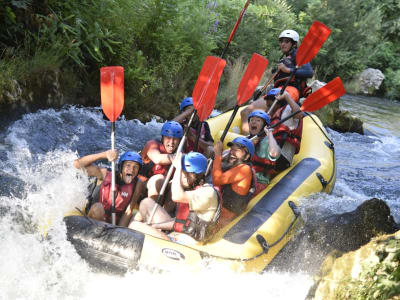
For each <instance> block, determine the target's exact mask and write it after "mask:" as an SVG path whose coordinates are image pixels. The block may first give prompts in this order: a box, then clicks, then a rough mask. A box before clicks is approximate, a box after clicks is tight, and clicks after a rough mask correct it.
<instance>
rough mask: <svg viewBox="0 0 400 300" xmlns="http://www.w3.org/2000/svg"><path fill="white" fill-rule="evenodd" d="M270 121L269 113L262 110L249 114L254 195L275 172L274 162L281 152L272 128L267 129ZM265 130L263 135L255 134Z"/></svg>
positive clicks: (265, 184) (265, 185)
mask: <svg viewBox="0 0 400 300" xmlns="http://www.w3.org/2000/svg"><path fill="white" fill-rule="evenodd" d="M270 123H271V119H270V117H269V115H268V114H267V113H266V112H264V111H262V110H255V111H253V112H252V113H250V115H249V129H250V135H249V137H248V138H251V140H252V142H253V144H254V145H255V153H254V155H253V156H252V158H251V162H252V168H253V170H254V171H255V172H256V178H257V180H256V192H255V193H254V196H255V195H257V194H258V193H259V192H261V191H262V190H263V189H265V188H266V187H267V185H268V184H269V182H270V180H271V179H272V178H273V176H274V175H275V174H276V173H275V168H274V166H275V162H276V160H277V159H278V158H279V156H280V154H281V149H280V147H279V146H278V144H277V142H276V140H275V138H274V135H273V133H272V132H273V129H268V126H269V125H270ZM263 132H265V136H264V137H258V136H257V135H260V134H262V133H263Z"/></svg>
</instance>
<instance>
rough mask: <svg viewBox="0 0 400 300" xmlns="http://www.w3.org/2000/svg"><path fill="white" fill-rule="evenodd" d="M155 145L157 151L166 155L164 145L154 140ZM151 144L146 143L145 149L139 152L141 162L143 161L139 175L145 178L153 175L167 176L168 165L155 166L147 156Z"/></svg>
mask: <svg viewBox="0 0 400 300" xmlns="http://www.w3.org/2000/svg"><path fill="white" fill-rule="evenodd" d="M154 141H155V142H156V143H157V146H158V151H160V153H162V154H168V152H167V151H166V150H165V147H164V145H163V144H162V143H161V141H159V140H154ZM150 146H151V144H150V143H149V142H147V144H146V145H145V147H144V148H143V150H142V152H141V156H142V160H143V166H142V167H141V168H140V171H139V173H140V175H142V176H144V177H145V178H150V177H151V176H153V175H156V174H163V175H165V174H167V172H168V169H169V167H170V165H160V164H155V163H154V162H153V161H152V160H151V159H150V158H149V157H148V156H147V152H148V151H149V148H150Z"/></svg>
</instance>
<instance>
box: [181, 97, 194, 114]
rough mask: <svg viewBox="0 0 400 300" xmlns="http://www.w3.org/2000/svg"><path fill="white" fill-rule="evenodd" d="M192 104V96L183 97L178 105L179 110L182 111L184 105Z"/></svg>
mask: <svg viewBox="0 0 400 300" xmlns="http://www.w3.org/2000/svg"><path fill="white" fill-rule="evenodd" d="M190 105H193V98H192V97H186V98H185V99H183V100H182V102H181V104H180V106H179V111H180V112H182V111H183V110H184V109H185V107H187V106H190Z"/></svg>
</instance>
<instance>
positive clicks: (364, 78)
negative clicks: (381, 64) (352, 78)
mask: <svg viewBox="0 0 400 300" xmlns="http://www.w3.org/2000/svg"><path fill="white" fill-rule="evenodd" d="M384 79H385V75H383V73H382V72H381V71H380V70H378V69H372V68H368V69H365V70H364V71H362V72H361V74H360V77H359V86H360V90H361V92H362V93H364V94H367V95H373V94H374V92H375V90H378V89H379V87H380V86H381V84H382V81H383V80H384Z"/></svg>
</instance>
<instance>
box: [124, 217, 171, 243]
mask: <svg viewBox="0 0 400 300" xmlns="http://www.w3.org/2000/svg"><path fill="white" fill-rule="evenodd" d="M129 228H130V229H134V230H138V231H140V232H143V233H147V234H150V235H152V236H155V237H159V238H162V239H164V240H169V238H168V236H167V235H166V234H165V233H164V232H162V231H161V230H158V229H156V228H153V227H151V226H149V225H147V224H145V223H141V222H135V221H133V222H131V223H130V224H129Z"/></svg>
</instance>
